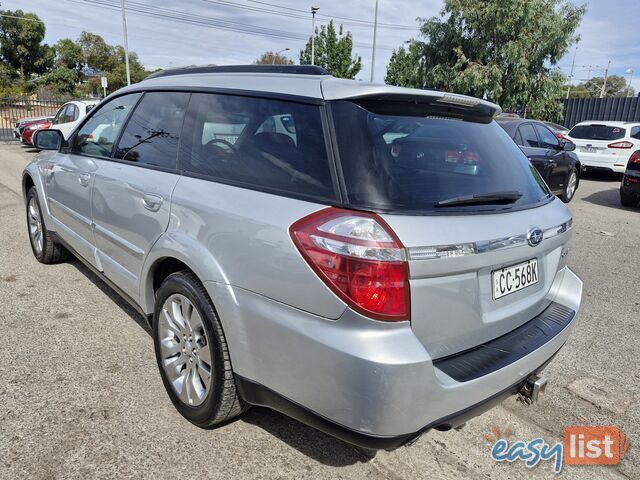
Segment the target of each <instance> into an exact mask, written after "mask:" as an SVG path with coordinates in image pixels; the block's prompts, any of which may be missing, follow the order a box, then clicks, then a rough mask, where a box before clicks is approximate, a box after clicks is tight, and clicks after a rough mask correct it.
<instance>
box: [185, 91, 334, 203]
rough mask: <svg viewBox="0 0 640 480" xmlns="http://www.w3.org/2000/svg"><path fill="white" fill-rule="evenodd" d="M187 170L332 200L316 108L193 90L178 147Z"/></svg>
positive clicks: (231, 180) (297, 195) (252, 185)
mask: <svg viewBox="0 0 640 480" xmlns="http://www.w3.org/2000/svg"><path fill="white" fill-rule="evenodd" d="M180 165H181V167H180V168H181V169H183V170H184V171H185V172H187V173H191V174H195V175H197V176H203V177H206V178H208V179H211V180H214V181H220V182H223V183H230V184H233V185H237V186H242V187H248V188H255V189H258V190H264V191H267V192H270V193H276V194H284V195H289V196H296V197H303V198H309V199H310V200H330V201H332V202H335V201H336V194H335V190H334V185H333V175H332V174H331V169H330V166H329V156H328V152H327V149H326V145H325V135H324V130H323V126H322V120H321V112H320V107H318V106H316V105H307V104H301V103H296V102H288V101H283V100H275V99H263V98H253V97H241V96H232V95H222V94H208V93H194V94H193V95H192V97H191V102H190V103H189V109H188V112H187V117H186V119H185V125H184V129H183V135H182V143H181V148H180Z"/></svg>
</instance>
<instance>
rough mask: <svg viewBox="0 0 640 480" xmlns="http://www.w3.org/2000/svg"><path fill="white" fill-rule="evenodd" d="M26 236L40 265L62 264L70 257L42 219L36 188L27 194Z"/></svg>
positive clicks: (32, 188)
mask: <svg viewBox="0 0 640 480" xmlns="http://www.w3.org/2000/svg"><path fill="white" fill-rule="evenodd" d="M26 213H27V234H28V235H29V243H30V244H31V251H32V252H33V256H34V257H36V260H38V261H39V262H40V263H45V264H51V263H59V262H63V261H65V260H67V259H69V257H70V256H71V254H70V253H69V251H68V250H67V249H66V248H64V247H63V246H62V245H60V244H59V243H57V242H56V241H55V240H54V239H53V235H52V234H51V232H49V230H47V228H46V226H45V224H44V221H43V219H42V209H41V208H40V199H39V198H38V191H37V190H36V187H31V188H30V189H29V192H28V193H27V207H26Z"/></svg>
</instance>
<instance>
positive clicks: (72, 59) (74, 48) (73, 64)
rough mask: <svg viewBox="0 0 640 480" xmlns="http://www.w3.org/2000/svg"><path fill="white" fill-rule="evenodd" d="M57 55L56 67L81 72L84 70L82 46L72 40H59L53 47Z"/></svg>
mask: <svg viewBox="0 0 640 480" xmlns="http://www.w3.org/2000/svg"><path fill="white" fill-rule="evenodd" d="M53 50H54V51H55V53H56V59H55V65H56V67H58V68H61V67H62V68H68V69H69V70H75V71H77V72H80V71H81V70H82V64H83V56H82V48H81V47H80V45H79V44H78V43H76V42H74V41H73V40H71V39H70V38H63V39H61V40H58V41H57V42H56V44H55V45H54V46H53Z"/></svg>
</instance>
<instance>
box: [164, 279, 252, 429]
mask: <svg viewBox="0 0 640 480" xmlns="http://www.w3.org/2000/svg"><path fill="white" fill-rule="evenodd" d="M185 300H186V301H185ZM189 305H190V306H189ZM189 312H191V313H189ZM196 313H197V314H198V315H197V316H196V315H195V314H196ZM185 319H186V320H185ZM198 320H200V321H198ZM153 343H154V347H155V351H156V362H157V364H158V370H159V371H160V376H161V377H162V383H163V384H164V387H165V389H166V390H167V393H168V395H169V398H170V399H171V402H172V403H173V405H174V406H175V408H176V410H178V412H180V414H181V415H182V416H183V417H185V418H186V419H187V420H189V421H190V422H191V423H193V424H194V425H197V426H198V427H202V428H205V427H209V426H212V425H216V424H219V423H222V422H225V421H227V420H231V419H232V418H234V417H236V416H238V415H240V414H241V413H242V412H244V411H245V410H246V409H247V408H248V405H247V404H246V403H245V402H244V401H243V400H242V399H241V398H240V396H239V394H238V391H237V389H236V384H235V380H234V378H233V370H232V367H231V359H230V357H229V348H228V346H227V342H226V339H225V336H224V332H223V331H222V325H221V324H220V319H219V318H218V315H217V313H216V311H215V309H214V307H213V304H212V303H211V300H210V298H209V295H207V292H206V290H205V288H204V286H203V285H202V283H201V282H200V281H199V280H198V278H197V277H196V276H195V275H194V274H193V273H191V272H189V271H181V272H176V273H172V274H171V275H169V276H168V277H167V278H166V279H165V280H164V282H162V285H161V286H160V288H159V289H158V292H157V295H156V307H155V311H154V314H153ZM207 365H208V371H209V373H210V375H207ZM207 378H208V384H207Z"/></svg>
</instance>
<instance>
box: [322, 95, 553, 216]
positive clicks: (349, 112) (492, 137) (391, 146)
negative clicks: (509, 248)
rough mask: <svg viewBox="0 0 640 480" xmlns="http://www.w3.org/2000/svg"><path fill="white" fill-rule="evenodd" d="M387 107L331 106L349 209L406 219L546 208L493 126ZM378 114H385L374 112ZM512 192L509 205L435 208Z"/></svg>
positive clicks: (530, 171) (522, 160) (532, 175)
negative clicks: (409, 216) (399, 215)
mask: <svg viewBox="0 0 640 480" xmlns="http://www.w3.org/2000/svg"><path fill="white" fill-rule="evenodd" d="M410 107H411V111H409V107H408V105H407V103H403V102H389V101H365V102H362V103H360V102H355V101H335V102H331V109H332V117H333V123H334V129H335V134H336V138H337V144H338V150H339V156H340V165H341V168H342V174H343V177H344V184H345V186H346V190H347V192H346V193H347V196H348V203H349V204H350V205H351V206H352V207H355V208H363V209H369V210H374V211H387V212H397V213H407V214H418V215H419V214H452V213H460V212H461V211H463V212H471V211H474V212H476V211H477V212H488V211H503V210H507V209H516V208H525V207H528V206H534V205H537V204H541V203H542V202H546V201H547V199H548V198H550V197H549V195H550V194H549V190H548V188H547V187H546V185H545V183H544V181H543V180H542V179H541V178H540V175H539V174H538V172H537V171H536V170H535V168H533V167H532V165H531V163H530V162H529V161H528V160H527V158H526V157H525V155H524V154H523V153H522V151H521V150H520V149H519V148H518V146H517V145H516V144H515V143H514V142H513V140H512V139H511V138H510V137H509V135H508V134H507V133H506V132H505V131H504V130H503V129H502V128H500V127H499V126H498V124H497V123H496V122H490V123H476V122H472V121H463V120H461V119H454V118H445V117H434V116H430V112H429V110H428V106H426V105H425V108H424V109H423V110H421V109H420V108H416V105H415V104H412V105H410ZM377 112H384V113H377ZM514 191H516V192H518V193H519V194H520V195H521V196H520V198H518V199H517V200H516V201H515V202H513V203H509V204H506V205H505V204H504V203H503V204H497V203H496V204H489V203H485V204H482V205H477V204H476V205H456V206H455V207H452V208H441V207H442V206H441V205H440V206H437V205H436V204H437V203H438V202H442V201H445V200H450V199H452V198H456V197H462V196H468V195H488V194H493V193H496V192H514Z"/></svg>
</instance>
